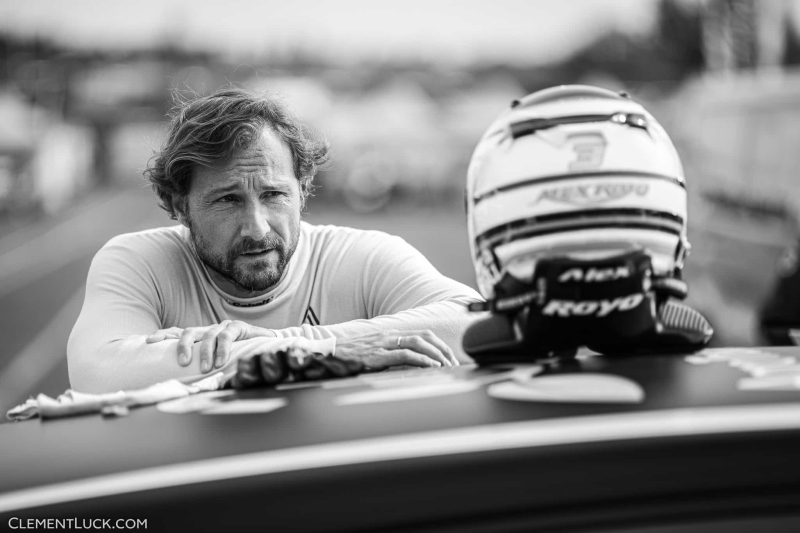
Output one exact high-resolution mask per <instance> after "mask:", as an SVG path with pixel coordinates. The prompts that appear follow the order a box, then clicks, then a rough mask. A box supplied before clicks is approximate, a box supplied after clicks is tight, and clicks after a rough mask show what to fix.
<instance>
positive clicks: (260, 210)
mask: <svg viewBox="0 0 800 533" xmlns="http://www.w3.org/2000/svg"><path fill="white" fill-rule="evenodd" d="M241 226H242V230H241V234H242V237H250V238H251V239H253V240H256V241H258V240H261V239H262V238H264V235H266V234H267V233H269V231H270V226H269V212H268V210H267V209H266V207H264V206H263V205H259V204H258V203H256V204H251V205H249V206H246V207H245V210H244V213H243V216H242V223H241Z"/></svg>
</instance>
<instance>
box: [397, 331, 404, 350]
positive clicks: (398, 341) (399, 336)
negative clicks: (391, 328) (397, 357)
mask: <svg viewBox="0 0 800 533" xmlns="http://www.w3.org/2000/svg"><path fill="white" fill-rule="evenodd" d="M402 339H403V336H402V335H398V336H397V349H398V350H402V349H403V347H402V346H400V341H401V340H402Z"/></svg>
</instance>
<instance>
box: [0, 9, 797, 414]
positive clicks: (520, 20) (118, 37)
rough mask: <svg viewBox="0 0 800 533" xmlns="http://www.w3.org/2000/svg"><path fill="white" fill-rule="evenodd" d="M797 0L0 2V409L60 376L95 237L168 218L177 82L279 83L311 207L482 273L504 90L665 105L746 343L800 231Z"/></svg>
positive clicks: (724, 316)
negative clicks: (584, 93) (482, 224)
mask: <svg viewBox="0 0 800 533" xmlns="http://www.w3.org/2000/svg"><path fill="white" fill-rule="evenodd" d="M799 28H800V0H570V1H569V2H564V1H557V0H495V1H493V2H482V1H480V0H461V1H458V2H454V1H447V0H402V1H401V0H385V1H382V2H371V1H369V0H340V1H337V2H324V1H321V0H320V1H312V0H297V1H293V2H286V1H282V2H278V1H274V0H260V1H244V0H229V1H227V2H225V3H224V4H223V3H221V2H204V1H198V0H193V1H191V2H189V1H184V0H139V1H138V2H125V3H122V2H108V1H105V0H73V1H71V2H59V1H57V0H52V1H37V0H26V1H25V2H3V3H0V337H1V338H2V339H3V343H2V348H0V410H2V412H5V410H7V409H8V408H10V407H12V406H13V405H15V404H16V403H19V402H21V401H24V399H25V398H26V397H27V396H28V395H30V394H35V393H37V392H44V393H47V394H49V395H52V396H55V395H57V394H59V393H61V392H63V391H64V389H66V388H67V387H68V380H67V366H66V356H65V346H66V341H67V338H68V336H69V333H70V330H71V328H72V325H73V323H74V321H75V319H76V317H77V315H78V312H79V310H80V307H81V304H82V301H83V294H84V282H85V277H86V273H87V270H88V266H89V263H90V261H91V258H92V257H93V255H94V253H95V252H96V251H97V250H98V249H99V248H100V247H101V246H102V245H103V244H104V243H105V242H106V241H107V240H108V239H109V238H111V237H112V236H114V235H117V234H120V233H124V232H130V231H137V230H141V229H145V228H149V227H156V226H161V225H169V224H171V223H172V222H171V221H170V220H169V219H168V218H167V216H166V213H164V212H163V211H161V210H160V209H158V207H157V206H156V200H155V196H154V194H153V193H152V191H151V190H150V189H149V187H148V185H147V184H146V183H145V182H144V180H143V178H142V170H143V169H144V168H145V166H146V164H147V161H148V159H149V158H150V156H151V155H152V152H153V149H154V147H157V146H158V145H159V144H160V142H161V139H162V135H163V124H164V120H165V116H166V113H167V112H168V110H169V108H170V106H171V102H172V99H171V92H172V91H173V90H179V91H183V92H185V93H189V92H196V93H207V92H210V91H213V90H214V89H216V88H218V87H220V86H223V85H225V84H229V83H235V84H238V85H241V86H245V87H250V88H254V89H268V90H273V91H277V92H279V93H281V94H282V95H283V96H284V98H285V99H286V100H287V101H288V102H289V103H290V104H291V105H292V106H293V107H294V109H295V110H296V111H297V112H298V113H299V114H300V115H301V116H302V117H303V118H305V119H306V120H307V121H308V122H309V123H310V124H311V125H312V126H313V127H314V128H315V129H316V130H318V131H319V132H321V133H322V134H324V135H325V136H326V137H327V138H328V139H329V140H330V142H331V145H332V147H333V153H334V161H333V166H332V167H331V169H330V170H329V171H326V172H324V173H323V174H321V175H320V176H319V177H318V179H317V184H318V185H319V188H318V190H317V194H316V196H315V197H314V198H313V199H311V201H310V203H309V207H308V212H307V213H306V214H305V215H304V216H305V218H306V219H307V220H309V221H311V222H317V223H331V224H341V225H348V226H354V227H361V228H374V229H381V230H384V231H388V232H390V233H394V234H398V235H401V236H402V237H404V238H405V239H406V240H408V241H409V242H411V243H412V244H413V245H414V246H416V247H417V248H418V249H419V250H421V251H422V252H423V253H424V254H425V255H427V256H428V258H429V259H430V260H431V262H432V263H433V264H434V265H435V266H436V267H437V268H439V270H440V271H442V272H443V273H445V274H446V275H448V276H451V277H453V278H455V279H457V280H459V281H462V282H464V283H466V284H469V285H472V286H474V279H473V270H472V263H471V261H470V258H469V254H468V245H467V238H466V226H465V216H464V211H463V189H464V183H465V176H466V168H467V164H468V161H469V158H470V155H471V152H472V149H473V148H474V146H475V143H476V142H477V140H478V138H479V136H480V135H481V133H482V132H483V130H484V129H485V128H486V127H487V126H488V124H489V123H490V121H491V120H492V119H493V118H494V117H495V116H496V115H497V114H498V113H499V112H500V111H501V110H502V109H503V108H504V107H505V106H506V105H508V103H509V102H510V101H511V100H512V99H514V98H517V97H520V96H523V95H525V94H527V93H529V92H532V91H535V90H538V89H542V88H545V87H549V86H553V85H559V84H567V83H587V84H593V85H599V86H602V87H606V88H609V89H614V90H625V91H627V92H629V93H630V94H631V95H632V96H633V97H634V98H635V99H637V100H638V101H640V102H642V103H643V104H645V106H646V107H647V108H648V109H649V110H650V111H651V112H652V113H653V114H654V115H655V116H656V117H657V118H658V119H659V120H660V121H661V122H662V123H663V124H664V126H665V127H666V129H667V131H668V132H669V133H670V135H671V136H672V137H673V140H674V141H675V143H676V145H677V147H678V151H679V153H680V154H681V156H682V158H683V161H684V165H685V167H686V176H687V180H688V183H689V191H690V199H691V200H690V226H689V237H690V240H691V241H692V244H693V246H694V248H693V252H692V255H691V257H690V258H689V261H688V266H687V269H686V278H687V279H688V281H689V283H690V288H691V291H690V300H691V302H692V303H694V304H695V305H696V306H697V307H699V308H700V309H702V310H704V311H705V312H706V313H707V314H708V315H709V316H710V317H711V318H712V321H713V323H714V325H715V327H716V329H717V336H716V339H715V341H714V342H715V344H716V345H718V346H724V345H753V344H758V343H760V342H763V340H762V339H761V338H760V337H759V332H758V328H757V322H756V316H755V311H756V310H757V308H758V306H759V305H760V304H761V302H762V301H763V299H764V297H765V296H766V294H767V291H768V290H769V288H770V286H771V284H772V283H773V281H774V279H775V277H776V275H777V270H776V265H777V264H778V263H779V258H780V257H781V254H782V251H783V250H784V249H785V248H786V247H787V246H788V245H790V244H792V243H793V242H794V241H795V239H796V237H797V230H798V228H797V213H798V209H800V194H796V193H797V191H798V187H797V183H798V181H797V178H796V176H795V173H796V172H797V171H798V169H800V149H799V148H800V128H798V127H796V126H795V125H796V124H800V69H798V66H797V65H800V33H798V29H799Z"/></svg>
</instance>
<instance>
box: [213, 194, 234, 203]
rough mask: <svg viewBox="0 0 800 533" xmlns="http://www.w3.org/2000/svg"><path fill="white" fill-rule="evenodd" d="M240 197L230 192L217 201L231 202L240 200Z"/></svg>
mask: <svg viewBox="0 0 800 533" xmlns="http://www.w3.org/2000/svg"><path fill="white" fill-rule="evenodd" d="M238 201H239V199H238V198H236V197H235V196H233V195H232V194H228V195H225V196H223V197H222V198H220V199H219V200H217V202H221V203H230V202H238Z"/></svg>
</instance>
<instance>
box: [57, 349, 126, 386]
mask: <svg viewBox="0 0 800 533" xmlns="http://www.w3.org/2000/svg"><path fill="white" fill-rule="evenodd" d="M114 344H115V343H109V344H107V345H106V346H102V347H99V346H95V347H92V348H88V347H82V348H77V346H76V343H73V342H72V339H70V342H69V343H68V344H67V369H68V373H69V384H70V388H72V390H74V391H78V392H85V393H90V394H103V393H107V392H116V391H118V390H123V389H125V388H126V383H125V379H124V376H120V372H119V369H115V368H114V366H115V365H112V364H109V363H110V362H111V361H113V360H115V359H116V358H115V357H114V356H115V353H114V348H115V347H114Z"/></svg>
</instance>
